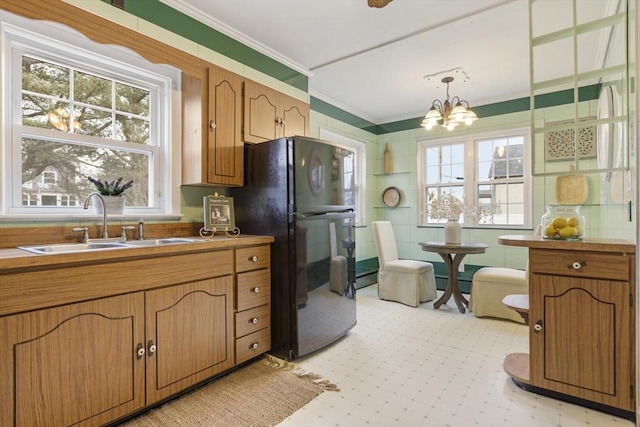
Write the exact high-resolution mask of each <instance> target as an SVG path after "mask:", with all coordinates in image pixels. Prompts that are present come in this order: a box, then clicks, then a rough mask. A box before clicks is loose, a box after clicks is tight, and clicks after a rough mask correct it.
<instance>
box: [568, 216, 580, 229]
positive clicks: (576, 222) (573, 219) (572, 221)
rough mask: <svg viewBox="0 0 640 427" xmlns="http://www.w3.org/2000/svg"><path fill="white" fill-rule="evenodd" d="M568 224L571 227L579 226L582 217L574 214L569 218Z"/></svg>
mask: <svg viewBox="0 0 640 427" xmlns="http://www.w3.org/2000/svg"><path fill="white" fill-rule="evenodd" d="M567 225H568V226H569V227H577V226H579V225H580V219H578V217H577V216H572V217H571V218H569V219H568V220H567Z"/></svg>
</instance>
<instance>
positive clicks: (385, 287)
mask: <svg viewBox="0 0 640 427" xmlns="http://www.w3.org/2000/svg"><path fill="white" fill-rule="evenodd" d="M372 226H373V236H374V239H375V242H376V249H377V251H378V264H379V267H378V298H380V299H384V300H390V301H396V302H401V303H403V304H406V305H410V306H412V307H417V306H418V305H419V304H420V303H421V302H425V301H431V300H433V299H435V298H436V278H435V276H434V274H433V264H431V263H429V262H425V261H417V260H406V259H398V249H397V247H396V239H395V236H394V234H393V227H392V225H391V222H389V221H374V222H373V223H372Z"/></svg>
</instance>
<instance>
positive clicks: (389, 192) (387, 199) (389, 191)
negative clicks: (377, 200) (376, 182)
mask: <svg viewBox="0 0 640 427" xmlns="http://www.w3.org/2000/svg"><path fill="white" fill-rule="evenodd" d="M382 202H383V203H384V204H385V206H388V207H390V208H395V207H396V206H398V205H399V204H400V190H398V188H396V187H389V188H386V189H385V190H384V191H383V192H382Z"/></svg>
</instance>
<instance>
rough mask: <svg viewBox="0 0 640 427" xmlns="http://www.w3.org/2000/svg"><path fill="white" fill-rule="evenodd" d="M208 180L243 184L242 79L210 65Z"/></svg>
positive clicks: (210, 181) (227, 183)
mask: <svg viewBox="0 0 640 427" xmlns="http://www.w3.org/2000/svg"><path fill="white" fill-rule="evenodd" d="M206 126H207V134H208V144H207V150H208V158H209V161H208V182H209V183H214V184H226V185H242V182H243V179H244V177H243V165H244V162H243V155H244V153H243V144H242V78H241V77H240V76H238V75H236V74H232V73H229V72H227V71H224V70H222V69H220V68H218V67H210V68H209V122H208V123H207V124H206Z"/></svg>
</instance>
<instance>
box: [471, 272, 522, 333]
mask: <svg viewBox="0 0 640 427" xmlns="http://www.w3.org/2000/svg"><path fill="white" fill-rule="evenodd" d="M471 286H472V287H471V303H470V305H469V307H470V309H471V310H472V311H473V313H474V314H475V315H476V317H497V318H500V319H507V320H513V321H514V322H519V323H524V320H523V319H522V317H521V316H520V315H519V314H518V313H517V312H516V311H515V310H513V309H511V308H508V307H507V306H505V305H504V304H503V303H502V300H503V299H504V297H505V296H507V295H512V294H528V293H529V286H528V283H527V271H526V270H525V271H523V270H517V269H515V268H505V267H482V268H481V269H479V270H478V271H476V272H475V273H474V275H473V281H472V285H471Z"/></svg>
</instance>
